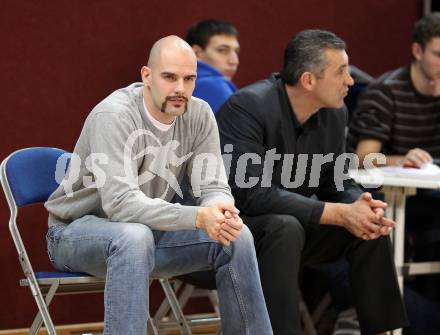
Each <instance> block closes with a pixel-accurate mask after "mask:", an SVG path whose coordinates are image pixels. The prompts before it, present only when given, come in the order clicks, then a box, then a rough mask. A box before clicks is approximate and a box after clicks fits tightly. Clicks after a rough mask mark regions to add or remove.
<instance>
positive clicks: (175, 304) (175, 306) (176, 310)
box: [159, 279, 192, 335]
mask: <svg viewBox="0 0 440 335" xmlns="http://www.w3.org/2000/svg"><path fill="white" fill-rule="evenodd" d="M159 282H160V284H161V285H162V288H163V290H164V292H165V295H166V297H167V299H168V301H169V303H170V306H171V310H172V311H173V314H174V317H175V318H176V320H177V324H178V326H179V328H180V331H181V333H182V334H183V335H192V332H191V329H190V327H189V325H188V322H187V321H186V318H185V315H183V312H182V309H181V308H180V306H179V301H178V300H177V297H176V294H175V292H174V290H173V288H172V287H171V285H170V282H169V281H168V280H167V279H159Z"/></svg>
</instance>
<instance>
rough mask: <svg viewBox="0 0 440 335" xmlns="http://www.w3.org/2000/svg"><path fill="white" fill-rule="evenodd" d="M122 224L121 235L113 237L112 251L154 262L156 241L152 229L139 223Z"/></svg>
mask: <svg viewBox="0 0 440 335" xmlns="http://www.w3.org/2000/svg"><path fill="white" fill-rule="evenodd" d="M121 224H122V225H123V228H122V229H121V231H120V234H119V236H118V237H116V238H114V239H113V241H112V244H111V250H110V252H114V253H115V252H117V253H119V254H126V255H127V256H129V257H133V259H137V260H139V261H141V260H142V259H148V261H150V262H153V260H154V251H155V243H154V236H153V232H152V231H151V229H150V228H149V227H147V226H146V225H143V224H139V223H121Z"/></svg>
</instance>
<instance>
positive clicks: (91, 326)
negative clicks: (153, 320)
mask: <svg viewBox="0 0 440 335" xmlns="http://www.w3.org/2000/svg"><path fill="white" fill-rule="evenodd" d="M103 326H104V325H103V323H102V322H96V323H82V324H76V325H65V326H58V327H56V330H57V334H58V335H82V334H87V335H98V334H102V330H103ZM28 331H29V329H27V328H22V329H10V330H0V335H26V334H27V332H28ZM192 331H193V334H197V335H215V334H217V331H218V327H217V326H212V325H211V326H197V327H193V328H192ZM45 334H47V332H46V330H45V329H44V328H41V329H40V331H39V332H38V335H45ZM160 334H163V335H179V334H180V333H179V331H177V330H167V331H162V332H160Z"/></svg>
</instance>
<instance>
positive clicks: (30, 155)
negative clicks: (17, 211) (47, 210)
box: [1, 147, 70, 207]
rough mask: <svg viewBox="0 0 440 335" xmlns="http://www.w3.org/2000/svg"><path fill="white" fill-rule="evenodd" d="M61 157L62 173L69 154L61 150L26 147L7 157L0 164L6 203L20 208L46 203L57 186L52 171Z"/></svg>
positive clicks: (53, 171)
mask: <svg viewBox="0 0 440 335" xmlns="http://www.w3.org/2000/svg"><path fill="white" fill-rule="evenodd" d="M62 155H65V157H66V160H65V161H64V163H65V165H64V166H63V167H62V168H63V169H64V171H65V167H66V166H67V165H68V155H70V154H69V153H68V152H66V151H64V150H61V149H57V148H45V147H36V148H26V149H22V150H18V151H15V152H13V153H12V154H11V155H9V156H8V157H7V158H6V159H5V160H4V161H3V162H2V165H1V182H2V184H3V189H4V191H5V193H6V196H7V198H8V202H9V201H11V200H12V201H13V202H14V203H15V205H16V206H17V207H21V206H25V205H29V204H33V203H38V202H44V201H46V200H47V199H48V198H49V196H50V195H51V194H52V193H53V191H55V189H56V188H57V187H58V185H59V183H58V182H57V180H58V181H60V179H59V178H56V176H55V171H56V167H57V162H58V159H59V158H60V157H61V156H62ZM64 171H63V172H64ZM8 193H9V194H8Z"/></svg>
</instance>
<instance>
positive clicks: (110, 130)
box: [87, 112, 197, 230]
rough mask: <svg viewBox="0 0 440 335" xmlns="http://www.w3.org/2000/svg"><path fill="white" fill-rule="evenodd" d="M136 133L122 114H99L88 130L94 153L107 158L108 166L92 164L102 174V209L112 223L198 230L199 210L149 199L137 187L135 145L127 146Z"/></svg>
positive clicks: (129, 121)
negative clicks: (132, 135)
mask: <svg viewBox="0 0 440 335" xmlns="http://www.w3.org/2000/svg"><path fill="white" fill-rule="evenodd" d="M134 131H136V127H135V125H134V123H133V121H132V120H131V119H130V118H128V117H124V116H121V114H120V113H111V112H105V113H97V114H95V115H94V116H93V118H92V119H91V120H90V123H89V125H88V128H87V132H88V138H89V145H90V149H91V152H93V153H99V154H103V156H104V157H108V161H107V162H106V164H100V165H99V166H98V165H97V164H96V165H92V166H91V169H92V172H93V174H94V175H96V173H98V171H97V170H98V169H99V170H100V172H103V173H104V174H105V176H106V180H105V183H104V185H103V186H102V187H98V192H99V195H100V199H101V202H102V208H103V210H104V212H105V214H106V215H107V217H108V218H109V219H110V220H111V221H119V222H137V223H142V224H145V225H147V226H149V227H151V228H152V229H157V230H180V229H195V221H196V215H197V207H195V206H182V205H180V204H173V203H169V202H167V201H165V200H162V199H159V198H154V199H153V198H150V197H148V196H146V195H145V194H144V193H143V192H142V191H141V190H140V188H139V186H138V163H137V159H136V157H135V156H136V150H137V147H136V145H137V144H136V143H135V145H134V146H133V147H132V149H131V150H127V149H126V147H125V145H126V143H127V140H128V139H129V137H130V135H131V134H132V133H133V132H134Z"/></svg>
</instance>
